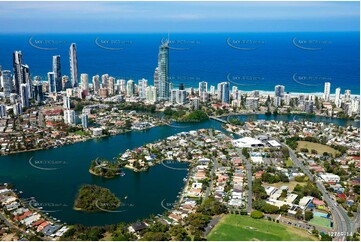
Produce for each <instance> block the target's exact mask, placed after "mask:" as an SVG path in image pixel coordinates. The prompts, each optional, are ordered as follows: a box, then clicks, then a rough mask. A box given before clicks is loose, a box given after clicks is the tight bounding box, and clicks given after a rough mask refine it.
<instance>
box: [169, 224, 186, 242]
mask: <svg viewBox="0 0 361 242" xmlns="http://www.w3.org/2000/svg"><path fill="white" fill-rule="evenodd" d="M169 233H170V235H171V236H172V237H173V239H174V240H178V241H181V240H189V238H188V233H187V231H186V230H185V228H184V227H183V226H182V225H180V224H178V225H175V226H173V227H171V228H170V230H169Z"/></svg>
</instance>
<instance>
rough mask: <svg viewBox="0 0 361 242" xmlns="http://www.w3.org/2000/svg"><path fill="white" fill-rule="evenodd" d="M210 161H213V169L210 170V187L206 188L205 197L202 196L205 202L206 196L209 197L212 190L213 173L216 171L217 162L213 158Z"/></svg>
mask: <svg viewBox="0 0 361 242" xmlns="http://www.w3.org/2000/svg"><path fill="white" fill-rule="evenodd" d="M212 161H213V167H212V170H211V173H210V174H211V181H210V185H209V186H208V187H207V190H206V195H205V196H204V200H203V201H205V200H207V198H208V196H209V193H210V192H211V191H212V189H213V173H215V172H216V170H217V169H218V161H217V159H215V158H212Z"/></svg>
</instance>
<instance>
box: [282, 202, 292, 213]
mask: <svg viewBox="0 0 361 242" xmlns="http://www.w3.org/2000/svg"><path fill="white" fill-rule="evenodd" d="M289 209H290V206H289V205H287V204H284V205H282V206H281V207H280V212H281V213H282V214H287V213H288V210H289Z"/></svg>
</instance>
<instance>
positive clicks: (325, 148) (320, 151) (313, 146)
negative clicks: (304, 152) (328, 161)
mask: <svg viewBox="0 0 361 242" xmlns="http://www.w3.org/2000/svg"><path fill="white" fill-rule="evenodd" d="M297 143H298V145H297V149H296V150H297V151H298V152H299V151H300V150H301V148H307V149H308V153H310V154H311V150H312V149H314V150H316V151H317V154H319V155H323V152H327V153H331V154H332V155H333V156H334V157H335V155H336V154H337V153H339V152H338V151H337V150H335V149H334V148H332V147H330V146H327V145H323V144H318V143H313V142H308V141H297Z"/></svg>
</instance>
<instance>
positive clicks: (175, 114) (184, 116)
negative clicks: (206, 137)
mask: <svg viewBox="0 0 361 242" xmlns="http://www.w3.org/2000/svg"><path fill="white" fill-rule="evenodd" d="M164 115H165V116H166V117H167V118H170V119H172V120H175V121H177V122H181V123H188V122H189V123H199V122H202V121H206V120H208V119H209V116H208V115H207V113H206V112H205V111H203V110H194V111H191V112H187V111H186V110H184V109H180V110H174V109H172V108H170V107H167V108H166V109H165V110H164Z"/></svg>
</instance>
